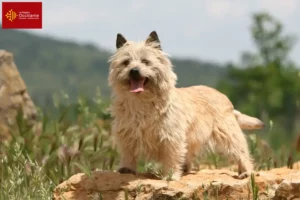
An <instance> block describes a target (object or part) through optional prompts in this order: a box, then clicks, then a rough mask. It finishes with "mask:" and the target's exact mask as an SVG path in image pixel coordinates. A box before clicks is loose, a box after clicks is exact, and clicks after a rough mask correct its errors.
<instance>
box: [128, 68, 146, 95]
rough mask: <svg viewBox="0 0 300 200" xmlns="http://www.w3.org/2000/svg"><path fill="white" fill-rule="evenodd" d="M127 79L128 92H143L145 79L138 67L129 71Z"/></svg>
mask: <svg viewBox="0 0 300 200" xmlns="http://www.w3.org/2000/svg"><path fill="white" fill-rule="evenodd" d="M129 78H130V81H129V84H130V92H133V93H140V92H143V91H144V83H145V80H146V78H145V77H143V76H142V75H141V73H140V69H139V68H138V67H134V68H132V69H131V70H130V71H129Z"/></svg>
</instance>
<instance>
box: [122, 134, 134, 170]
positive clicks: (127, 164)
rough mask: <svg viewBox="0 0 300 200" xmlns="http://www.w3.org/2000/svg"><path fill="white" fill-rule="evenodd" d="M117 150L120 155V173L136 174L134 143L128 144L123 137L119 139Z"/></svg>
mask: <svg viewBox="0 0 300 200" xmlns="http://www.w3.org/2000/svg"><path fill="white" fill-rule="evenodd" d="M118 143H119V145H118V146H119V151H120V156H121V162H120V167H119V169H118V172H120V173H122V174H129V173H130V174H136V156H135V145H130V144H128V143H127V142H126V140H124V139H120V140H119V141H118Z"/></svg>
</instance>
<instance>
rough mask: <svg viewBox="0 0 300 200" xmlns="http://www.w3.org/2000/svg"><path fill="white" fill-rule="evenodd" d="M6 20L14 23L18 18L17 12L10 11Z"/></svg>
mask: <svg viewBox="0 0 300 200" xmlns="http://www.w3.org/2000/svg"><path fill="white" fill-rule="evenodd" d="M5 16H6V18H7V19H8V20H9V21H11V22H12V21H14V19H16V17H17V13H16V12H14V11H13V10H12V9H11V10H10V11H8V12H7V13H6V15H5Z"/></svg>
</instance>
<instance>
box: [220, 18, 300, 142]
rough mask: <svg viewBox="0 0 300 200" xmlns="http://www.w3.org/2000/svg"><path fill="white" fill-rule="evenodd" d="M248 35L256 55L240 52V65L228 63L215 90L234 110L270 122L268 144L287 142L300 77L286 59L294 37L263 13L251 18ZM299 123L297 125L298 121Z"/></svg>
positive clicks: (292, 127) (292, 126) (292, 130)
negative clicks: (284, 31) (226, 99)
mask: <svg viewBox="0 0 300 200" xmlns="http://www.w3.org/2000/svg"><path fill="white" fill-rule="evenodd" d="M251 33H252V37H253V40H254V43H255V45H256V49H257V52H256V53H250V52H247V53H244V55H243V56H242V60H241V63H240V64H237V65H234V64H230V65H229V66H228V67H227V68H228V74H227V76H226V78H224V79H223V80H221V81H220V82H219V84H218V88H219V90H221V91H222V92H224V93H225V94H227V95H228V96H229V98H230V99H231V100H232V102H233V104H234V105H235V107H236V108H237V109H239V110H241V111H243V112H245V113H247V114H250V115H253V116H257V117H259V118H261V119H263V120H264V121H265V122H267V121H269V120H272V121H274V125H275V126H276V128H274V129H273V130H272V131H271V132H270V134H269V137H270V138H269V139H271V144H272V145H273V146H275V147H279V145H278V144H276V141H280V143H282V140H280V139H279V138H281V139H283V140H284V141H291V140H292V137H293V134H294V133H295V128H296V127H295V125H296V124H297V120H299V119H297V117H298V116H299V111H300V109H299V106H298V105H297V104H298V102H299V99H300V77H299V68H296V67H295V65H294V64H293V62H292V61H291V60H290V59H289V56H288V55H289V52H290V51H291V49H292V47H293V44H294V42H295V37H293V36H290V35H284V34H283V30H282V25H281V24H280V22H278V21H277V20H276V19H274V18H273V17H272V16H270V15H268V14H266V13H258V14H255V15H254V16H253V24H252V27H251ZM298 123H299V122H298Z"/></svg>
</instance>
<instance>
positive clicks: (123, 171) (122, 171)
mask: <svg viewBox="0 0 300 200" xmlns="http://www.w3.org/2000/svg"><path fill="white" fill-rule="evenodd" d="M118 172H119V173H121V174H134V175H136V172H135V171H134V170H132V169H129V168H127V167H121V168H120V169H118Z"/></svg>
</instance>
